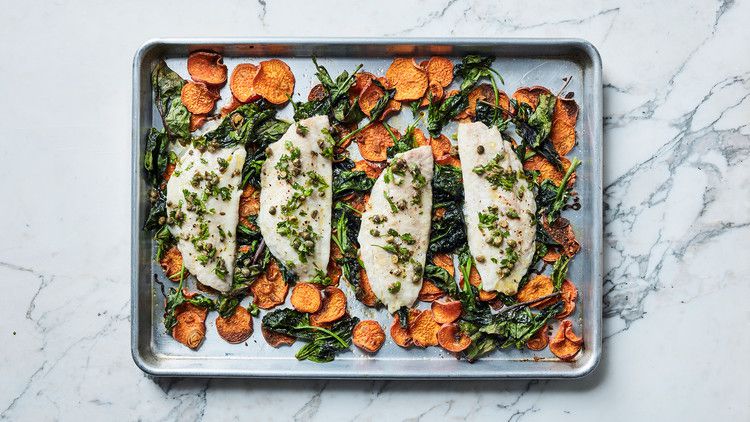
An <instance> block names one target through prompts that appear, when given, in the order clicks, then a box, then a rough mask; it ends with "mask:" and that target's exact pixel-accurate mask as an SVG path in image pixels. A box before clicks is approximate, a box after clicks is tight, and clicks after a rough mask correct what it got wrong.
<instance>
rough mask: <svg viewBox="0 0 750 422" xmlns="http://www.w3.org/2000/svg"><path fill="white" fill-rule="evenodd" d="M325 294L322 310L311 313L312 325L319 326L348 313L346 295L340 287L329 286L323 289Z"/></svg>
mask: <svg viewBox="0 0 750 422" xmlns="http://www.w3.org/2000/svg"><path fill="white" fill-rule="evenodd" d="M323 293H324V295H325V297H324V299H323V306H321V308H320V310H319V311H318V312H316V313H314V314H312V315H310V325H315V326H319V325H321V324H325V323H328V322H334V321H336V320H338V319H339V318H341V317H342V316H344V314H345V313H346V295H345V294H344V292H342V291H341V289H339V288H338V287H333V286H328V287H326V288H325V289H323Z"/></svg>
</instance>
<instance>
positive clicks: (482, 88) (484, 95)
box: [464, 84, 509, 117]
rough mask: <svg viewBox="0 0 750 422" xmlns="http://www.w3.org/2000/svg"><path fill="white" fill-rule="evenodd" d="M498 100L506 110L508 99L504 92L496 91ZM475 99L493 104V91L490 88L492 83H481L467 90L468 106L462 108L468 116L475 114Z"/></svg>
mask: <svg viewBox="0 0 750 422" xmlns="http://www.w3.org/2000/svg"><path fill="white" fill-rule="evenodd" d="M498 100H499V102H498V103H499V104H500V106H501V107H503V108H505V109H506V110H507V108H508V104H509V101H508V96H507V95H506V94H505V92H502V91H499V92H498ZM477 101H484V102H487V103H490V104H493V105H494V104H495V91H494V90H493V89H492V85H490V84H481V85H478V86H476V87H475V88H474V89H472V90H471V92H469V106H468V107H466V110H464V112H465V113H466V114H467V115H468V116H470V117H474V116H476V115H477Z"/></svg>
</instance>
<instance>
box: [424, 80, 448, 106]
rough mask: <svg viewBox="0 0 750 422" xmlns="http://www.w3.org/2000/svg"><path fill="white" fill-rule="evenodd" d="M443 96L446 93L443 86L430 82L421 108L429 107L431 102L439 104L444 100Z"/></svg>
mask: <svg viewBox="0 0 750 422" xmlns="http://www.w3.org/2000/svg"><path fill="white" fill-rule="evenodd" d="M443 94H444V92H443V87H442V86H440V85H439V84H436V83H432V82H430V84H429V85H428V86H427V91H425V93H424V95H423V96H422V99H421V100H420V102H419V106H420V107H427V106H428V105H430V101H432V102H433V103H438V102H440V100H442V99H443Z"/></svg>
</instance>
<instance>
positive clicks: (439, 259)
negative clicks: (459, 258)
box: [432, 253, 455, 277]
mask: <svg viewBox="0 0 750 422" xmlns="http://www.w3.org/2000/svg"><path fill="white" fill-rule="evenodd" d="M432 263H433V264H435V265H437V266H438V267H440V268H442V269H444V270H445V271H448V274H450V275H451V277H453V274H455V269H454V268H453V257H452V256H450V255H448V254H447V253H438V254H435V255H434V256H433V257H432Z"/></svg>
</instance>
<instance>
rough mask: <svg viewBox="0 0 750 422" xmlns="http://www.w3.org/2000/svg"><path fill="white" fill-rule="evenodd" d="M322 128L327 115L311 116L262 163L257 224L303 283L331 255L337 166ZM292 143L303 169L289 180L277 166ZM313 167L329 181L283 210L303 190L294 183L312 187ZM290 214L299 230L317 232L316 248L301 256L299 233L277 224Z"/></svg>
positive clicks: (326, 126) (276, 144) (322, 268)
mask: <svg viewBox="0 0 750 422" xmlns="http://www.w3.org/2000/svg"><path fill="white" fill-rule="evenodd" d="M298 125H302V126H303V127H304V128H306V129H307V131H306V133H305V131H304V129H303V130H301V131H298V130H297V128H298ZM324 129H325V130H329V129H330V125H329V123H328V117H327V116H315V117H311V118H309V119H305V120H302V121H300V122H299V123H298V124H293V125H292V126H290V127H289V129H288V130H287V132H286V133H285V134H284V136H282V137H281V139H280V140H279V141H278V142H274V143H273V144H271V145H270V146H269V148H270V151H271V154H270V156H269V157H268V158H267V159H266V162H265V163H264V164H263V168H262V170H261V175H260V184H261V190H260V213H259V214H258V226H259V227H260V231H261V233H262V234H263V239H265V242H266V245H267V246H268V249H269V250H270V251H271V253H272V254H273V256H274V257H276V259H278V260H280V261H281V262H282V263H283V264H284V265H286V266H288V267H289V268H290V269H291V270H292V271H294V272H295V273H296V274H297V276H298V277H299V280H300V281H302V282H309V281H310V280H311V279H312V278H313V277H315V275H316V274H318V273H319V272H321V271H322V272H325V271H326V267H327V266H328V257H329V254H330V242H331V203H332V196H333V195H332V185H333V167H332V164H331V160H330V159H329V158H326V157H324V156H323V151H322V149H321V148H320V146H319V145H318V141H319V140H321V139H323V137H324V135H323V130H324ZM301 133H304V135H303V134H301ZM289 146H291V148H292V149H298V150H299V154H300V156H299V162H300V166H299V169H300V170H301V172H300V175H298V176H296V177H294V178H292V179H291V180H289V181H288V180H285V179H284V178H283V177H282V175H283V171H280V170H279V169H277V168H276V167H277V164H278V163H279V161H280V160H282V157H283V156H285V155H286V156H287V157H289V156H290V154H291V153H290V151H289V148H288V147H289ZM291 165H292V164H290V166H291ZM309 172H314V173H316V174H317V175H319V176H320V177H321V180H323V181H324V182H325V183H326V184H327V186H326V187H325V188H324V189H321V190H320V191H319V190H318V189H313V192H312V194H311V195H310V196H309V197H307V198H306V199H305V200H303V201H301V202H300V203H299V206H298V207H297V208H296V209H295V210H293V211H292V212H291V213H289V214H288V215H285V214H284V212H282V207H283V206H284V205H286V204H287V203H288V201H289V200H290V199H291V198H292V197H293V195H294V194H295V192H299V190H297V189H295V188H294V187H293V185H294V183H297V184H298V185H299V186H300V187H303V188H305V187H308V183H309V180H310V179H309V176H308V174H309ZM290 182H291V183H290ZM292 217H295V218H296V219H297V223H296V224H297V229H295V230H298V231H299V232H304V231H309V233H311V236H312V237H313V239H312V242H314V247H313V249H312V251H310V253H309V254H306V253H303V254H302V257H301V256H300V253H298V252H299V249H298V248H295V246H294V244H293V242H294V241H295V238H300V236H295V235H283V234H281V233H279V225H280V224H282V225H283V224H284V221H287V220H288V219H289V218H292ZM297 241H302V239H301V238H300V239H299V240H297ZM303 261H304V262H303Z"/></svg>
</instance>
